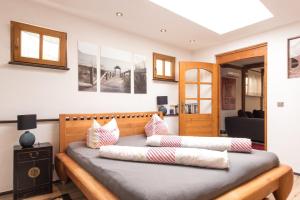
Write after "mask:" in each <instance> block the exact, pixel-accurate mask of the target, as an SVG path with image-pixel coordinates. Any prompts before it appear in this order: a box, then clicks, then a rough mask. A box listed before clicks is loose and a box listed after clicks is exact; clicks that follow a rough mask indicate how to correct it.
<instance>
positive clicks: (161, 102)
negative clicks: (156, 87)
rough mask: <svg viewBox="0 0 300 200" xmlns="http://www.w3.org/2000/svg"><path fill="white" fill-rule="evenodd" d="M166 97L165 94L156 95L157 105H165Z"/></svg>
mask: <svg viewBox="0 0 300 200" xmlns="http://www.w3.org/2000/svg"><path fill="white" fill-rule="evenodd" d="M167 104H168V97H167V96H158V97H157V105H167Z"/></svg>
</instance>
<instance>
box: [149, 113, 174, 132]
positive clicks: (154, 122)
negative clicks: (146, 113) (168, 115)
mask: <svg viewBox="0 0 300 200" xmlns="http://www.w3.org/2000/svg"><path fill="white" fill-rule="evenodd" d="M145 133H146V135H147V137H150V136H152V135H167V134H169V130H168V125H167V123H166V122H165V121H164V120H162V119H161V118H160V117H159V116H158V115H157V114H154V115H153V116H152V118H151V120H150V121H149V122H148V123H147V124H146V126H145Z"/></svg>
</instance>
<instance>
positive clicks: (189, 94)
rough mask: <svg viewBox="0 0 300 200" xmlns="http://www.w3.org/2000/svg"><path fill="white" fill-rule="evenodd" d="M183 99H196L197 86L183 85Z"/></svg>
mask: <svg viewBox="0 0 300 200" xmlns="http://www.w3.org/2000/svg"><path fill="white" fill-rule="evenodd" d="M185 98H198V84H185Z"/></svg>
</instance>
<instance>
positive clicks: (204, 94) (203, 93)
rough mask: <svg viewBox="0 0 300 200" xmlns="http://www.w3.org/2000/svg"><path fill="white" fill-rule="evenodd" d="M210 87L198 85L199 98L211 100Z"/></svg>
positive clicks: (208, 85)
mask: <svg viewBox="0 0 300 200" xmlns="http://www.w3.org/2000/svg"><path fill="white" fill-rule="evenodd" d="M211 90H212V88H211V85H210V84H200V98H211Z"/></svg>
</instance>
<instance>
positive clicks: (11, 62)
mask: <svg viewBox="0 0 300 200" xmlns="http://www.w3.org/2000/svg"><path fill="white" fill-rule="evenodd" d="M8 64H11V65H23V66H30V67H39V68H48V69H57V70H65V71H67V70H70V68H67V67H62V66H54V65H42V64H34V63H25V62H15V61H10V62H9V63H8Z"/></svg>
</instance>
